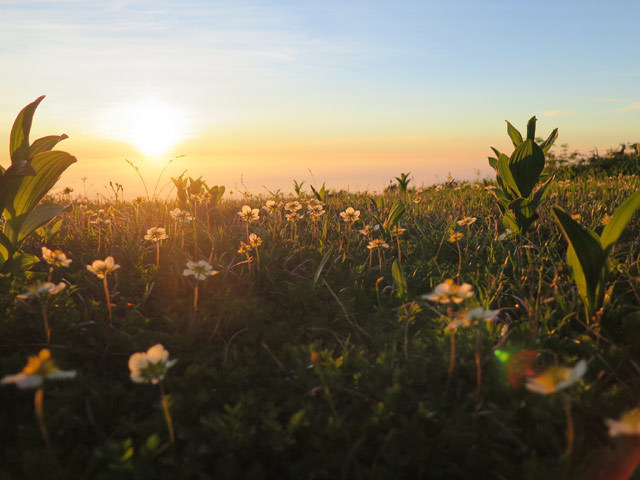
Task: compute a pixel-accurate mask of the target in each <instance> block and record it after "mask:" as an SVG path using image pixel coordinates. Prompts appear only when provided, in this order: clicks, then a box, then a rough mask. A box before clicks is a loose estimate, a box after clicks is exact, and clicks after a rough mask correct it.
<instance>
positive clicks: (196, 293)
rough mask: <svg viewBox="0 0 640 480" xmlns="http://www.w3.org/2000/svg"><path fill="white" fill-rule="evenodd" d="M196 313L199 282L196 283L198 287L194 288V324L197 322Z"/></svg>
mask: <svg viewBox="0 0 640 480" xmlns="http://www.w3.org/2000/svg"><path fill="white" fill-rule="evenodd" d="M196 313H198V284H197V283H196V288H195V289H194V290H193V324H194V325H195V323H196Z"/></svg>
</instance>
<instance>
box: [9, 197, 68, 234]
mask: <svg viewBox="0 0 640 480" xmlns="http://www.w3.org/2000/svg"><path fill="white" fill-rule="evenodd" d="M65 208H66V207H63V206H61V205H56V204H55V203H42V204H40V205H36V206H35V207H33V210H31V211H30V212H29V213H27V214H26V218H25V219H24V221H23V222H22V225H21V226H20V231H19V232H18V239H17V242H18V244H20V242H22V241H23V240H24V239H25V238H26V237H27V236H28V235H30V234H31V233H32V232H34V231H35V230H36V229H38V228H40V227H41V226H43V225H44V224H46V223H48V222H49V221H50V220H51V219H52V218H53V217H55V216H56V215H58V214H59V213H60V212H62V211H63V210H64V209H65Z"/></svg>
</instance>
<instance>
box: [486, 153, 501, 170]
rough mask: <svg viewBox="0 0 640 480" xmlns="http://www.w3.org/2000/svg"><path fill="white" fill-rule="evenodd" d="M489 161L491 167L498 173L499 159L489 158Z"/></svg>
mask: <svg viewBox="0 0 640 480" xmlns="http://www.w3.org/2000/svg"><path fill="white" fill-rule="evenodd" d="M487 159H488V160H489V165H490V166H491V168H493V169H494V170H495V171H496V172H497V171H498V159H497V158H495V157H487Z"/></svg>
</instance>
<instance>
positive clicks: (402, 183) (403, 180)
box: [396, 172, 411, 193]
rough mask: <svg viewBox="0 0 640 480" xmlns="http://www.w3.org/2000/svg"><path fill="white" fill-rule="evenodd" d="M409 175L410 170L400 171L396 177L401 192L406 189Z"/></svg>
mask: <svg viewBox="0 0 640 480" xmlns="http://www.w3.org/2000/svg"><path fill="white" fill-rule="evenodd" d="M409 175H411V172H407V173H401V174H400V176H399V177H396V180H397V181H398V188H399V189H400V191H401V192H403V193H405V192H406V191H407V187H408V186H409V182H411V178H409Z"/></svg>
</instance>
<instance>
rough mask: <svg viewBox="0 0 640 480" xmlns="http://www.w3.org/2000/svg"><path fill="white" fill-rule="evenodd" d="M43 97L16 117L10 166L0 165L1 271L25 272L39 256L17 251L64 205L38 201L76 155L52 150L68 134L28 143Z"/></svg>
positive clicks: (10, 143) (10, 142) (12, 132)
mask: <svg viewBox="0 0 640 480" xmlns="http://www.w3.org/2000/svg"><path fill="white" fill-rule="evenodd" d="M43 98H44V95H43V96H41V97H39V98H37V99H36V100H35V101H34V102H32V103H30V104H29V105H27V106H26V107H24V108H23V109H22V111H21V112H20V113H19V114H18V116H17V117H16V120H15V122H14V123H13V128H12V129H11V136H10V138H9V155H10V158H11V165H10V166H9V167H8V168H7V169H4V168H3V167H1V166H0V212H2V216H3V217H4V223H3V225H2V227H1V228H0V273H8V272H15V271H24V270H27V269H28V268H30V267H31V265H33V263H35V262H37V261H38V257H35V256H34V255H29V254H26V253H23V252H21V251H20V248H21V246H22V244H23V242H24V241H25V239H26V238H27V237H28V236H29V235H31V234H32V233H33V232H34V231H35V230H37V229H38V228H40V227H42V226H43V225H45V224H46V223H47V222H49V221H50V220H51V219H52V218H53V217H55V216H56V215H57V214H58V213H60V212H61V211H62V210H63V209H64V208H65V207H63V206H61V205H57V204H55V203H40V201H41V200H42V198H43V197H44V196H45V195H46V194H47V193H48V192H49V190H51V188H52V187H53V186H54V185H55V183H56V182H57V181H58V178H59V177H60V175H61V174H62V172H64V171H65V170H66V169H67V167H69V165H71V164H72V163H74V162H76V158H75V157H74V156H72V155H70V154H68V153H66V152H59V151H52V149H53V147H55V146H56V145H57V144H58V142H60V141H61V140H64V139H65V138H67V135H65V134H62V135H50V136H47V137H42V138H39V139H38V140H35V141H34V142H33V143H29V133H30V131H31V123H32V121H33V114H34V113H35V110H36V108H37V107H38V105H39V104H40V102H41V101H42V99H43Z"/></svg>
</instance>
